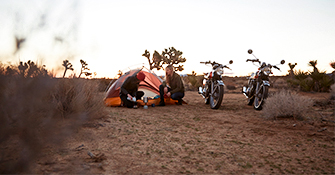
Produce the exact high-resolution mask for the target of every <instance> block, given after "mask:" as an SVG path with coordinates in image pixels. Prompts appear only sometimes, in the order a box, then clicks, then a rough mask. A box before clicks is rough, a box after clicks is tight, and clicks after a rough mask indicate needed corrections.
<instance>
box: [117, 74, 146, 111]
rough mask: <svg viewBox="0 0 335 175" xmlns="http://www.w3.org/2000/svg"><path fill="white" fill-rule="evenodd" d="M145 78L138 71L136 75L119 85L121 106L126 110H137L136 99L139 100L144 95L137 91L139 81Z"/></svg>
mask: <svg viewBox="0 0 335 175" xmlns="http://www.w3.org/2000/svg"><path fill="white" fill-rule="evenodd" d="M144 78H145V74H144V73H143V72H142V71H140V72H138V73H137V74H136V75H132V76H129V77H127V78H126V79H125V81H124V82H123V83H122V85H121V89H120V98H121V100H122V102H123V106H126V107H127V108H135V109H136V108H137V103H136V100H137V99H141V97H142V96H143V95H144V92H143V91H138V87H139V84H140V82H141V81H143V80H144Z"/></svg>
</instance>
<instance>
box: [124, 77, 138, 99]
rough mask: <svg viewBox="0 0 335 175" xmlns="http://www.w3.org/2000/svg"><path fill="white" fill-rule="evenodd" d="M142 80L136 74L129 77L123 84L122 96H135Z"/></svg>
mask: <svg viewBox="0 0 335 175" xmlns="http://www.w3.org/2000/svg"><path fill="white" fill-rule="evenodd" d="M139 83H140V81H139V80H138V79H137V78H136V76H129V77H127V78H126V79H125V80H124V82H123V83H122V85H121V89H120V96H121V95H127V94H130V95H131V96H134V95H135V93H136V92H137V91H138V87H139Z"/></svg>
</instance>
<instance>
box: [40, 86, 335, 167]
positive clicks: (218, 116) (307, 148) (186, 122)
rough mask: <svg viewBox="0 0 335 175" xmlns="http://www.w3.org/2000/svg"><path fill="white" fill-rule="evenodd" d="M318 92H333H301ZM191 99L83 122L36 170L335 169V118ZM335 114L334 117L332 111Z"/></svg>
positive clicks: (237, 100)
mask: <svg viewBox="0 0 335 175" xmlns="http://www.w3.org/2000/svg"><path fill="white" fill-rule="evenodd" d="M301 95H307V96H310V97H312V98H314V99H322V98H327V96H328V95H329V94H310V93H306V94H301ZM184 99H185V101H186V102H187V103H188V104H187V105H182V106H176V105H170V106H165V107H149V109H143V108H139V109H127V108H123V107H106V110H107V111H108V116H106V117H104V118H101V119H98V120H96V121H93V122H90V123H87V124H85V125H84V126H83V127H82V128H80V129H79V130H78V131H77V132H76V133H75V134H74V135H73V136H71V137H70V138H69V139H68V140H67V141H66V145H65V147H63V148H62V149H53V148H52V147H50V148H46V150H45V155H44V156H43V157H41V158H40V159H39V160H37V161H36V163H35V166H34V169H33V172H34V173H45V174H53V173H55V174H74V173H75V174H94V173H102V174H318V173H328V174H335V158H334V156H335V152H334V151H335V149H334V143H335V142H334V141H335V135H334V123H333V122H329V121H322V120H321V119H320V115H319V113H321V114H322V115H325V116H326V115H329V113H331V111H332V110H334V109H327V108H326V109H325V108H318V107H314V108H313V111H314V112H312V113H311V114H310V115H311V116H314V119H311V120H304V121H297V120H293V119H281V120H267V119H264V118H263V117H262V112H261V111H256V110H254V109H253V107H252V106H248V105H246V99H245V97H244V96H243V95H242V94H240V93H227V94H225V96H224V100H223V103H222V106H221V107H220V108H219V109H218V110H212V109H210V107H209V106H208V105H205V104H204V100H203V98H202V97H201V96H200V95H199V94H197V92H194V91H187V92H186V96H185V98H184ZM332 119H333V120H334V117H332Z"/></svg>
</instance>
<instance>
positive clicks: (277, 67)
mask: <svg viewBox="0 0 335 175" xmlns="http://www.w3.org/2000/svg"><path fill="white" fill-rule="evenodd" d="M272 67H274V68H276V69H278V70H280V68H279V67H277V66H272Z"/></svg>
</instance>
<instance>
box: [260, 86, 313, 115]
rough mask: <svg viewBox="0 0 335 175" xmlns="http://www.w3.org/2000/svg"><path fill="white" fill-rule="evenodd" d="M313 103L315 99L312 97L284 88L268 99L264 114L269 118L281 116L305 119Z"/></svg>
mask: <svg viewBox="0 0 335 175" xmlns="http://www.w3.org/2000/svg"><path fill="white" fill-rule="evenodd" d="M312 105H313V101H312V100H311V99H310V98H307V97H304V96H300V95H298V94H297V93H295V92H293V91H287V90H282V91H279V92H277V93H275V94H274V95H272V96H270V97H269V98H268V99H267V100H266V103H265V104H264V108H263V115H264V117H265V118H269V119H277V118H280V117H293V118H294V119H304V118H305V115H306V114H307V113H308V111H309V109H310V108H311V107H312Z"/></svg>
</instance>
